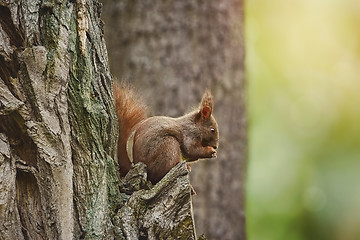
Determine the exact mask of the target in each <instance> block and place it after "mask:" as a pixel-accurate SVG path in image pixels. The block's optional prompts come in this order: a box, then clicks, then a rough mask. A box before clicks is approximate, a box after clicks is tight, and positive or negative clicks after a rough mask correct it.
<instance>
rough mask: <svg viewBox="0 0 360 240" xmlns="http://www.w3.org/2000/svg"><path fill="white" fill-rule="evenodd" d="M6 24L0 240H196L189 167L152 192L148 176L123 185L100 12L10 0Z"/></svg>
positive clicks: (1, 55)
mask: <svg viewBox="0 0 360 240" xmlns="http://www.w3.org/2000/svg"><path fill="white" fill-rule="evenodd" d="M0 16H1V18H0V239H114V238H117V239H131V236H134V235H133V234H138V236H140V235H141V234H142V235H145V236H149V239H155V238H156V236H164V238H168V239H171V235H170V233H174V232H175V233H176V234H179V235H178V236H180V237H181V236H184V239H185V237H186V239H194V238H195V232H194V228H193V220H192V214H191V200H190V185H189V179H188V174H187V173H186V167H185V166H183V165H179V166H178V167H177V168H176V169H174V172H172V173H171V174H172V175H171V176H169V177H167V178H166V179H165V180H166V181H167V182H163V181H161V182H159V184H160V185H156V186H154V187H152V186H149V184H148V183H146V182H145V183H143V182H144V180H143V179H144V176H146V171H145V170H144V169H143V168H141V167H136V168H135V169H134V170H132V172H133V175H130V176H129V178H131V179H132V181H130V180H129V183H127V184H122V183H121V181H120V179H119V178H118V172H117V169H116V162H117V161H116V160H114V159H116V142H117V136H118V134H117V131H118V127H117V119H116V115H115V111H114V104H113V98H112V86H111V75H110V71H109V67H108V61H107V52H106V48H105V42H104V39H103V29H102V22H101V21H100V4H99V3H98V2H97V1H90V0H77V1H71V0H69V1H56V0H53V1H52V0H49V1H43V0H42V1H40V0H33V1H26V0H23V1H21V0H20V1H15V0H7V1H0ZM184 170H185V172H184ZM165 180H164V181H165ZM139 182H141V183H142V184H140V185H139ZM178 182H180V183H181V184H180V186H179V185H178ZM119 186H120V189H122V192H120V191H119ZM142 188H144V190H141V189H142ZM129 189H130V190H129ZM134 190H138V191H135V192H134ZM164 193H166V194H164ZM137 202H138V203H137ZM154 206H160V207H159V208H157V209H154ZM168 208H169V209H175V210H174V211H167V209H168ZM162 211H163V212H166V213H167V214H168V215H167V217H166V218H165V219H164V218H159V217H158V215H159V214H160V215H161V214H162ZM132 213H134V214H133V215H132V216H133V217H139V218H140V217H142V218H143V219H145V218H146V221H144V222H139V221H130V220H129V221H125V220H126V218H125V217H129V216H130V215H131V214H132ZM135 213H141V214H140V215H139V216H136V214H135ZM151 213H152V214H151ZM132 220H134V219H132ZM135 220H136V219H135ZM157 221H160V222H161V223H162V224H159V225H158V227H157V228H155V229H154V224H157V223H159V222H157ZM130 223H131V224H132V225H131V226H132V228H127V227H126V225H127V224H130ZM151 223H154V224H151ZM146 224H148V225H146ZM175 230H176V231H175ZM159 234H161V235H159ZM152 236H153V237H152Z"/></svg>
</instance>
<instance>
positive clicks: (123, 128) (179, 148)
mask: <svg viewBox="0 0 360 240" xmlns="http://www.w3.org/2000/svg"><path fill="white" fill-rule="evenodd" d="M113 94H114V100H115V107H116V113H117V117H118V121H119V140H118V161H119V166H120V175H121V176H122V177H123V176H125V175H126V173H127V172H128V171H129V170H130V168H131V165H132V164H135V163H138V162H143V163H145V164H146V165H147V171H148V180H150V181H151V182H152V183H153V184H156V183H157V182H158V181H160V180H161V178H162V177H164V176H165V175H166V173H167V172H169V171H170V169H171V168H172V167H174V166H175V165H176V164H177V163H179V162H180V161H182V160H185V161H187V163H190V162H194V161H196V160H198V159H200V158H214V157H216V151H217V148H218V145H219V130H218V124H217V122H216V120H215V118H214V116H213V114H212V112H213V105H214V104H213V97H212V95H211V93H210V91H209V90H206V91H205V93H204V95H203V97H202V100H201V102H200V106H199V107H198V109H196V110H194V111H192V112H190V113H188V114H185V115H183V116H181V117H178V118H172V117H166V116H153V117H148V116H147V106H146V105H145V104H144V103H143V102H142V101H141V100H140V99H139V97H138V96H137V95H136V94H135V92H134V91H133V90H132V89H131V88H130V87H129V86H123V85H119V84H117V83H114V85H113ZM187 167H188V170H189V171H190V170H191V168H190V166H189V165H188V164H187Z"/></svg>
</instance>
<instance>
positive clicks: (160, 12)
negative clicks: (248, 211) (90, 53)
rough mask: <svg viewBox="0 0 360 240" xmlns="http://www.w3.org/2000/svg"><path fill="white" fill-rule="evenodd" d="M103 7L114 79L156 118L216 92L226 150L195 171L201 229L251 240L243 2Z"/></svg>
mask: <svg viewBox="0 0 360 240" xmlns="http://www.w3.org/2000/svg"><path fill="white" fill-rule="evenodd" d="M102 2H103V3H104V11H103V12H104V14H103V18H104V22H105V35H106V43H107V46H108V49H109V60H110V65H111V69H112V72H113V74H114V75H115V76H116V77H117V78H118V79H119V80H122V81H130V82H132V84H133V85H135V87H136V88H137V89H138V91H139V92H141V93H142V94H143V95H144V98H145V99H146V100H147V101H148V102H149V105H150V107H151V108H152V109H153V110H154V115H170V116H179V115H181V114H183V113H184V111H187V110H189V109H188V107H189V106H191V105H193V104H196V103H198V102H199V99H200V97H201V94H202V93H203V91H204V89H205V88H206V87H209V88H210V89H212V91H213V94H214V96H215V117H216V118H217V120H218V123H219V129H220V146H219V151H218V158H217V160H210V161H204V162H200V163H197V164H194V165H193V166H192V169H193V171H192V173H191V178H192V184H193V186H194V188H195V189H196V191H197V193H198V194H197V196H196V197H194V199H193V202H194V212H195V220H196V221H195V222H196V228H197V232H200V233H202V232H205V235H206V236H207V237H208V238H210V239H245V216H244V173H245V170H244V169H245V161H246V157H247V145H246V144H247V143H246V115H245V91H244V86H245V83H244V62H243V60H244V49H243V14H242V13H243V3H242V0H229V1H217V0H211V1H191V0H188V1H186V0H183V1H164V0H157V1H154V0H141V1H133V0H121V1H118V0H102Z"/></svg>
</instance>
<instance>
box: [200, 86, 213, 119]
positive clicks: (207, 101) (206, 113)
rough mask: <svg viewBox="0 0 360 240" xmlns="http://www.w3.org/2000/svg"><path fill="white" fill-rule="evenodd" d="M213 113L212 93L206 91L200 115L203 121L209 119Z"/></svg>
mask: <svg viewBox="0 0 360 240" xmlns="http://www.w3.org/2000/svg"><path fill="white" fill-rule="evenodd" d="M212 111H213V97H212V95H211V92H210V91H209V90H208V89H206V90H205V93H204V95H203V97H202V100H201V103H200V114H201V118H202V119H207V118H209V117H210V116H211V113H212Z"/></svg>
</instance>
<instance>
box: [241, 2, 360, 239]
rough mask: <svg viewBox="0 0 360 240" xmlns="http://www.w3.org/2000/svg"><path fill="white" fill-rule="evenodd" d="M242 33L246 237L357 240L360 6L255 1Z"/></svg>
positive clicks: (359, 211)
mask: <svg viewBox="0 0 360 240" xmlns="http://www.w3.org/2000/svg"><path fill="white" fill-rule="evenodd" d="M245 29H246V30H245V38H246V39H245V43H246V71H247V73H246V74H247V76H246V78H247V81H248V112H249V163H248V169H247V171H248V172H247V189H246V191H247V199H246V200H247V202H246V205H247V206H246V211H247V234H248V239H250V240H279V239H326V240H332V239H334V240H335V239H336V240H350V239H351V240H355V239H360V106H359V105H360V0H292V1H288V0H272V1H268V0H248V1H246V2H245Z"/></svg>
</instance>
